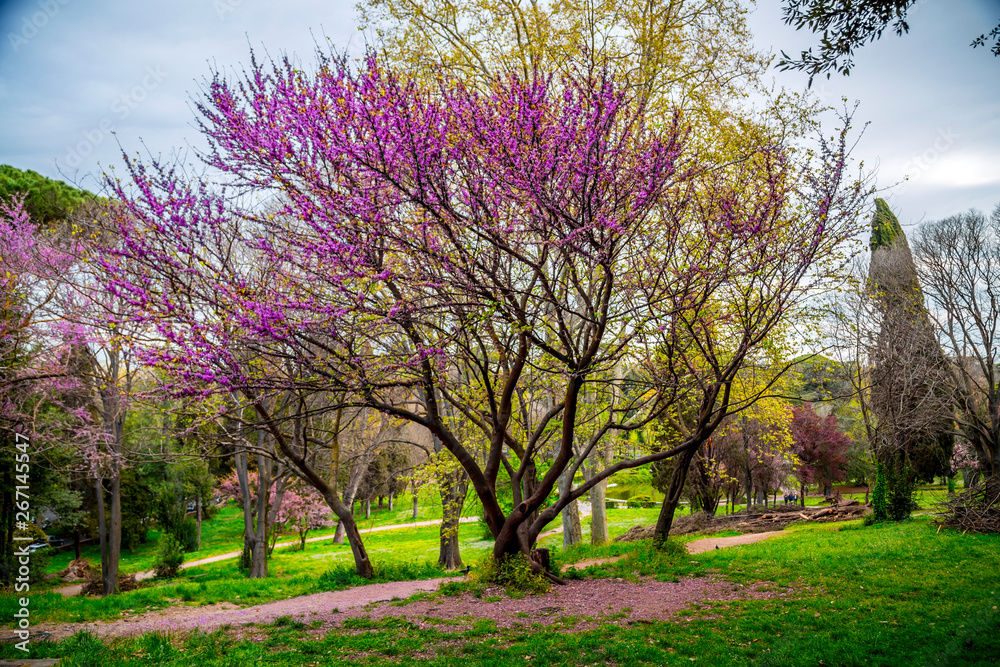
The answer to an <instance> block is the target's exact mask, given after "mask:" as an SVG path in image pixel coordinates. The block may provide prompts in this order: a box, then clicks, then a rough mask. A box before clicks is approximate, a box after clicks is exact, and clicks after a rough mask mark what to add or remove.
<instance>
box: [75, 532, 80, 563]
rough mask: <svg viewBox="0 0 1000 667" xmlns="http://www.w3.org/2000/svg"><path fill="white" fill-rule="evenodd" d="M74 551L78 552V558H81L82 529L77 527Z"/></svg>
mask: <svg viewBox="0 0 1000 667" xmlns="http://www.w3.org/2000/svg"><path fill="white" fill-rule="evenodd" d="M73 551H74V552H75V554H76V560H80V529H79V528H77V529H76V530H74V531H73Z"/></svg>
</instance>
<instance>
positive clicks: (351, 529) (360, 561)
mask: <svg viewBox="0 0 1000 667" xmlns="http://www.w3.org/2000/svg"><path fill="white" fill-rule="evenodd" d="M326 504H327V506H329V508H330V509H331V510H333V513H334V514H335V515H336V516H337V518H338V519H340V523H339V524H338V530H339V529H341V528H342V529H343V531H344V534H345V535H346V536H347V542H348V543H349V544H350V545H351V553H352V554H353V555H354V568H355V570H356V571H357V573H358V575H359V576H362V577H364V578H365V579H371V577H372V574H373V573H374V572H373V570H372V562H371V560H369V558H368V551H367V550H366V549H365V544H364V542H362V541H361V533H359V532H358V524H357V523H356V522H355V521H354V513H353V512H352V511H351V507H350V506H349V505H347V504H345V503H341V502H339V501H338V500H337V499H336V497H333V498H331V497H327V498H326Z"/></svg>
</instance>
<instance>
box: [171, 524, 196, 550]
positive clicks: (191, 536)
mask: <svg viewBox="0 0 1000 667" xmlns="http://www.w3.org/2000/svg"><path fill="white" fill-rule="evenodd" d="M176 535H177V540H178V541H179V542H180V543H181V547H182V548H183V549H184V551H187V552H191V551H198V549H200V548H201V544H199V543H200V542H201V540H200V539H199V536H198V524H197V523H195V520H194V518H193V517H185V518H184V520H183V521H181V522H180V523H179V524H178V525H177V530H176Z"/></svg>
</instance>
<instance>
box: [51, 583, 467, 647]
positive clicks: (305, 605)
mask: <svg viewBox="0 0 1000 667" xmlns="http://www.w3.org/2000/svg"><path fill="white" fill-rule="evenodd" d="M447 580H448V578H447V577H445V578H439V579H425V580H423V581H394V582H391V583H388V584H370V585H368V586H356V587H354V588H349V589H347V590H344V591H333V592H329V593H314V594H312V595H301V596H298V597H294V598H288V599H287V600H276V601H275V602H268V603H266V604H261V605H256V606H254V607H242V608H241V607H238V606H236V605H235V604H232V603H229V602H223V603H221V604H214V605H205V606H200V607H199V606H188V605H183V604H177V605H174V606H172V607H168V608H167V609H162V610H160V611H150V612H146V613H142V614H135V615H134V616H131V617H130V615H129V612H128V611H125V612H122V614H123V618H121V619H119V620H114V621H95V622H92V623H42V624H39V625H36V626H34V628H33V629H34V630H35V631H37V632H48V633H51V637H52V639H56V640H58V639H64V638H66V637H69V636H71V635H73V634H75V633H77V632H80V631H81V630H90V631H91V632H93V633H95V634H97V635H99V636H101V637H109V636H116V637H117V636H124V635H137V634H142V633H144V632H176V631H189V630H194V629H195V628H198V629H201V630H204V631H207V632H208V631H211V630H214V629H217V628H220V627H222V626H224V625H243V624H246V623H251V624H262V623H273V622H274V621H275V620H276V619H278V618H280V617H282V616H310V615H313V614H317V613H319V612H320V611H322V612H324V613H326V614H341V613H345V612H348V611H350V610H352V609H361V608H363V607H365V606H366V605H369V604H372V603H375V602H384V601H388V600H395V599H405V598H408V597H410V596H411V595H414V594H416V593H420V592H423V591H436V590H437V589H438V586H440V585H441V582H443V581H447Z"/></svg>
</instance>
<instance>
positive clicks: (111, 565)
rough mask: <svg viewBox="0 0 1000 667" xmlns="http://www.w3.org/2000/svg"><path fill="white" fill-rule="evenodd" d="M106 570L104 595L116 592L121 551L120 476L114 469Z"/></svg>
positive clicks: (119, 472)
mask: <svg viewBox="0 0 1000 667" xmlns="http://www.w3.org/2000/svg"><path fill="white" fill-rule="evenodd" d="M108 529H109V530H108V569H107V572H106V573H105V575H104V594H105V595H112V594H114V593H117V592H118V563H119V559H120V557H121V551H122V476H121V471H120V470H118V469H115V471H114V477H112V478H111V522H110V525H109V526H108Z"/></svg>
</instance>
